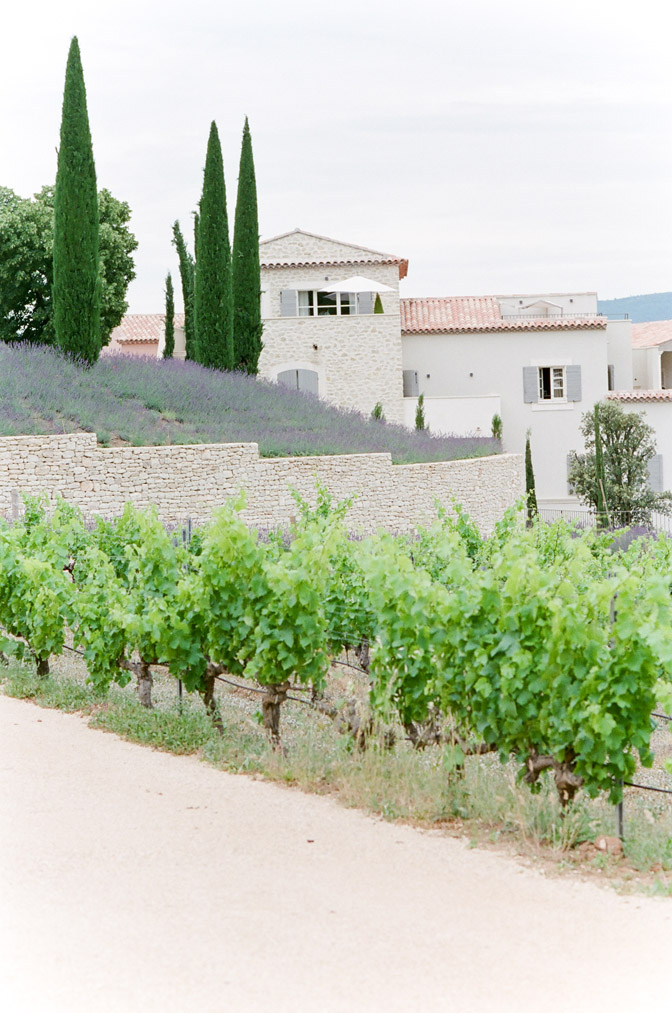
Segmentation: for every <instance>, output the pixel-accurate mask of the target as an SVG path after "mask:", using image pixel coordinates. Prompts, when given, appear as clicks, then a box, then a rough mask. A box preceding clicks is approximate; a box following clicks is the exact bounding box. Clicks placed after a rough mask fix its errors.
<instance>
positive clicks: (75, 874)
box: [0, 696, 672, 1013]
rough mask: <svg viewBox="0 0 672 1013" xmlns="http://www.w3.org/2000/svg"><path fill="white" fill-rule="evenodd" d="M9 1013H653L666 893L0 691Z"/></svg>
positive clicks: (660, 989) (660, 978)
mask: <svg viewBox="0 0 672 1013" xmlns="http://www.w3.org/2000/svg"><path fill="white" fill-rule="evenodd" d="M0 738H1V741H2V743H3V751H2V754H3V758H2V762H1V764H0V766H1V768H2V772H1V776H0V807H1V811H2V814H3V818H2V819H1V820H0V861H1V862H2V867H3V877H2V882H3V886H2V893H3V897H2V905H1V911H2V914H1V916H0V917H1V918H2V924H1V926H0V965H1V970H2V974H1V976H0V981H1V984H0V1002H1V1003H2V1009H3V1010H9V1011H11V1013H24V1011H26V1013H33V1011H35V1013H41V1011H44V1013H60V1011H68V1013H78V1011H84V1010H86V1011H87V1013H88V1011H91V1010H95V1011H96V1013H106V1011H114V1013H135V1011H136V1010H137V1011H140V1010H142V1011H143V1013H145V1011H154V1010H156V1011H158V1010H161V1011H162V1013H172V1011H175V1013H181V1011H186V1010H203V1011H206V1013H217V1011H220V1010H222V1011H223V1010H231V1009H234V1010H244V1011H247V1010H250V1011H256V1010H266V1011H267V1010H280V1011H284V1010H293V1011H296V1010H304V1009H305V1010H319V1011H327V1013H329V1011H332V1010H333V1011H346V1010H347V1011H352V1010H365V1011H366V1010H373V1011H376V1010H381V1011H382V1010H386V1011H389V1010H392V1011H394V1010H402V1009H403V1010H408V1009H425V1010H445V1009H454V1010H459V1011H468V1013H480V1011H497V1013H508V1011H512V1013H513V1011H515V1013H527V1011H532V1010H538V1009H543V1010H544V1011H546V1013H556V1011H557V1013H567V1011H569V1010H571V1011H572V1013H581V1011H583V1010H586V1011H588V1010H590V1011H591V1013H592V1011H594V1010H595V1009H602V1008H606V1007H607V1005H609V1006H611V1005H613V1007H614V1008H618V1009H627V1008H632V1009H641V1008H643V1007H644V1006H645V1004H647V1003H650V1002H656V1003H657V1004H658V1006H659V1007H661V1006H662V1008H664V1005H665V1004H666V1000H667V997H668V996H669V982H668V972H667V959H668V950H669V938H670V931H671V930H672V903H671V902H670V901H666V900H654V899H649V898H643V897H637V898H635V897H627V898H626V897H619V896H617V895H615V894H612V893H610V892H608V891H605V890H601V889H599V888H597V887H595V886H593V885H592V884H590V883H583V882H578V881H575V880H572V881H569V880H567V879H547V878H544V877H543V876H541V875H540V874H538V873H537V872H535V871H533V870H531V869H529V868H527V867H525V866H523V865H521V864H520V863H518V862H516V861H514V860H512V859H508V858H506V857H503V856H501V855H498V854H493V853H488V852H483V851H479V850H470V849H469V848H468V847H467V845H466V844H465V843H464V842H461V841H456V840H453V839H449V838H446V837H444V836H442V835H441V834H440V833H437V832H420V831H418V830H414V829H412V828H410V827H405V826H398V825H394V824H389V823H383V822H379V821H376V820H374V819H371V818H370V817H367V816H365V815H363V814H361V813H358V812H355V811H349V810H345V809H343V808H341V807H339V806H338V805H337V804H335V803H334V802H333V801H332V800H330V799H328V798H320V797H315V796H308V795H303V794H301V793H299V792H298V791H291V790H288V789H283V788H282V787H279V786H277V785H273V784H266V783H262V782H260V781H255V780H252V779H250V778H247V777H241V776H238V777H237V776H234V775H228V774H224V773H222V772H220V771H217V770H214V769H212V768H209V767H206V766H205V765H203V764H201V763H199V761H198V760H196V759H195V758H193V757H175V756H171V755H168V754H165V753H159V752H155V751H152V750H149V749H146V748H142V747H140V746H137V745H134V744H132V743H128V742H124V741H122V740H120V739H118V738H116V737H115V736H112V735H108V734H104V733H102V732H96V731H93V730H91V729H89V728H88V727H87V726H86V723H85V721H84V720H82V718H81V717H79V716H78V715H68V714H63V713H61V712H58V711H52V710H45V709H41V708H38V707H36V706H34V705H33V704H31V703H28V702H25V701H19V700H13V699H10V698H8V697H4V696H0Z"/></svg>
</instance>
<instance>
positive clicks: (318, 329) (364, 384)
mask: <svg viewBox="0 0 672 1013" xmlns="http://www.w3.org/2000/svg"><path fill="white" fill-rule="evenodd" d="M353 274H362V275H364V276H365V277H366V278H370V279H371V280H372V281H377V282H381V283H382V284H384V285H389V286H390V288H392V289H393V291H391V292H383V293H382V294H381V301H382V305H383V310H384V312H383V313H370V314H363V315H361V316H359V315H353V316H319V317H298V316H297V317H283V316H281V315H280V292H281V291H282V289H296V290H319V289H321V288H323V287H324V286H325V285H327V284H328V283H329V281H332V282H336V281H339V280H343V279H345V278H347V277H349V276H350V275H353ZM261 287H262V289H263V296H262V308H263V313H264V333H263V337H262V340H263V342H264V348H263V350H262V353H261V357H260V359H259V372H260V375H261V376H263V377H265V378H267V379H270V380H275V379H276V378H277V375H278V373H280V372H282V371H283V370H286V369H312V370H314V371H315V372H316V373H317V375H318V384H319V389H318V393H319V396H320V397H321V398H324V400H326V401H329V402H330V403H331V404H336V405H339V406H340V407H342V408H354V409H355V410H356V411H360V412H362V413H363V414H364V415H370V414H371V410H372V409H373V407H374V405H375V404H376V402H378V401H380V402H381V404H382V405H383V408H384V411H385V417H386V418H387V420H388V422H399V423H403V384H402V361H401V317H400V314H399V266H398V264H365V265H355V266H353V265H349V266H339V267H331V266H325V267H321V268H319V267H315V266H308V267H296V266H292V267H273V268H269V267H265V266H264V265H263V264H262V269H261Z"/></svg>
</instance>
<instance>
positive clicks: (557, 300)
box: [495, 292, 597, 316]
mask: <svg viewBox="0 0 672 1013" xmlns="http://www.w3.org/2000/svg"><path fill="white" fill-rule="evenodd" d="M495 298H496V299H497V301H498V302H499V306H500V309H501V312H502V316H508V315H510V314H517V313H524V314H527V313H530V312H531V310H530V309H528V307H529V306H530V304H531V303H538V302H542V301H545V302H548V303H551V304H552V306H551V307H549V313H550V314H551V315H552V313H553V312H554V311H553V309H552V307H553V306H558V307H559V309H560V311H561V312H562V314H564V315H570V314H572V313H582V314H595V315H596V314H597V292H546V293H542V294H541V295H539V293H538V292H536V293H533V294H528V295H525V294H524V293H518V294H516V295H498V296H495Z"/></svg>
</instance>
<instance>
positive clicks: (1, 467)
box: [0, 433, 524, 532]
mask: <svg viewBox="0 0 672 1013" xmlns="http://www.w3.org/2000/svg"><path fill="white" fill-rule="evenodd" d="M316 478H319V479H320V481H321V482H323V483H324V484H325V485H326V486H327V487H328V488H329V490H330V491H331V493H332V494H333V495H334V496H335V497H336V498H337V499H343V498H345V497H348V496H353V497H354V500H353V504H352V507H351V510H350V513H349V524H350V526H351V527H352V528H353V530H361V531H363V532H371V531H375V530H376V529H377V528H379V527H383V528H387V529H389V530H391V531H407V530H409V529H411V528H413V526H414V525H416V524H421V523H425V522H427V521H430V520H431V519H432V518H433V517H434V516H435V515H436V511H435V501H436V500H438V501H439V502H440V503H442V504H443V505H445V506H447V507H450V505H451V502H452V498H453V497H454V498H455V499H456V500H458V501H459V502H460V503H461V504H462V505H463V506H464V507H465V509H466V510H467V511H468V512H469V513H470V514H471V516H472V517H473V518H474V520H475V521H476V522H477V524H478V525H479V527H480V528H481V529H482V530H483V531H489V530H490V529H491V528H492V526H493V524H494V523H495V521H496V520H497V519H498V518H499V517H501V515H502V513H503V512H504V510H505V509H506V508H507V507H508V506H509V505H510V504H511V503H513V502H515V500H516V499H517V498H518V497H519V496H521V495H522V493H523V491H524V474H523V462H522V457H521V456H520V455H517V454H501V455H498V456H496V457H481V458H476V459H472V460H466V461H445V462H439V463H435V464H410V465H394V464H392V463H391V458H390V455H389V454H347V455H345V454H343V455H333V456H325V457H285V458H260V457H259V451H258V447H257V444H256V443H227V444H198V445H193V446H169V447H114V448H109V449H107V448H103V447H99V446H98V445H97V443H96V437H95V435H94V434H92V433H76V434H68V435H63V436H17V437H13V436H10V437H4V438H0V515H4V516H6V517H11V516H13V515H14V516H15V515H16V513H17V512H18V510H19V509H20V503H21V499H20V496H21V493H23V492H28V493H32V494H37V493H40V492H46V493H47V494H48V495H49V496H50V498H52V499H53V498H54V497H55V496H57V495H60V496H63V497H64V498H65V499H66V500H68V501H70V502H72V503H75V504H77V505H78V506H79V507H81V509H82V510H83V511H84V513H85V514H87V515H91V514H100V515H102V516H104V517H113V516H116V515H117V514H119V513H120V512H121V510H122V508H123V506H124V503H126V502H128V501H130V502H132V503H134V504H135V505H136V506H139V507H143V506H147V505H148V504H150V503H154V504H156V506H157V508H158V511H159V516H160V517H161V518H162V520H164V521H166V522H167V523H180V522H181V521H184V520H186V519H187V518H188V517H191V518H192V520H194V521H196V522H202V521H205V520H207V519H208V517H209V516H210V514H211V512H212V510H213V509H214V508H215V507H217V506H220V505H222V504H223V503H224V502H225V501H226V500H227V499H228V498H230V497H231V496H234V495H236V493H237V492H238V490H240V489H244V490H245V491H246V494H247V508H246V510H245V514H244V516H245V518H246V520H248V521H249V522H250V523H251V524H255V525H259V526H263V527H273V526H275V525H278V524H283V523H286V522H287V521H288V520H289V519H290V518H291V517H293V516H295V515H296V512H297V508H296V504H295V502H294V500H293V499H292V496H291V492H290V490H291V489H292V488H293V489H296V490H297V491H298V492H299V493H300V495H301V496H303V497H304V498H305V499H307V500H309V501H311V502H313V501H314V499H315V480H316Z"/></svg>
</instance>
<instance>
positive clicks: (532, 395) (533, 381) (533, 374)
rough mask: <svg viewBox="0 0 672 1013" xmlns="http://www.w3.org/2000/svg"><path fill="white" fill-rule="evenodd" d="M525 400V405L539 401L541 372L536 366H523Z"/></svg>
mask: <svg viewBox="0 0 672 1013" xmlns="http://www.w3.org/2000/svg"><path fill="white" fill-rule="evenodd" d="M523 400H524V401H525V404H534V402H535V401H538V400H539V370H538V369H537V367H536V366H523Z"/></svg>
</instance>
